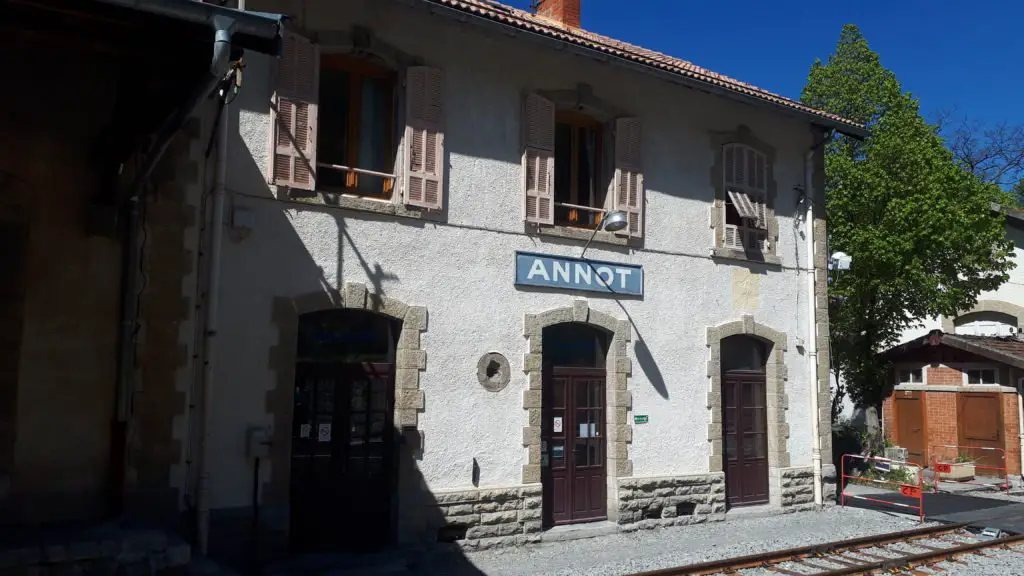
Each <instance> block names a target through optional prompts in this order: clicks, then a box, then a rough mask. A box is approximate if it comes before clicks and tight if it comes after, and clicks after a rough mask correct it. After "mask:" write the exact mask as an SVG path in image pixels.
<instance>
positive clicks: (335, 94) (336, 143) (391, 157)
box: [316, 54, 395, 199]
mask: <svg viewBox="0 0 1024 576" xmlns="http://www.w3.org/2000/svg"><path fill="white" fill-rule="evenodd" d="M394 90H395V74H394V72H393V71H391V70H388V69H387V68H384V67H383V66H380V65H378V64H376V63H374V62H372V61H370V60H365V59H356V58H353V57H350V56H346V55H342V54H324V55H322V56H321V57H320V94H319V98H320V102H321V103H322V105H321V106H320V118H319V126H318V128H319V129H318V131H317V132H318V133H317V139H316V144H317V167H318V168H319V185H318V186H319V188H320V189H322V190H325V191H337V192H346V193H350V194H356V195H359V196H371V197H375V198H381V199H390V198H391V193H392V191H393V190H394V185H395V176H394V172H395V144H394V140H395V138H394V132H395V129H394V121H395V92H394Z"/></svg>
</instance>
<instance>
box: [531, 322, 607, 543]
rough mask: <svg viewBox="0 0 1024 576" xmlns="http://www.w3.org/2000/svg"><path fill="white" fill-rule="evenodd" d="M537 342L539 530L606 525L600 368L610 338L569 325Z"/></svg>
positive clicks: (553, 329) (548, 329)
mask: <svg viewBox="0 0 1024 576" xmlns="http://www.w3.org/2000/svg"><path fill="white" fill-rule="evenodd" d="M542 338H543V342H544V349H543V353H542V363H543V371H544V374H543V379H544V382H543V395H542V400H541V404H542V410H541V413H542V423H541V484H542V486H543V494H544V498H543V523H544V526H545V527H550V526H554V525H558V524H571V523H575V522H588V521H595V520H604V519H607V518H608V502H607V489H608V485H607V479H608V469H607V442H606V436H607V433H606V431H605V423H606V421H607V420H606V417H605V406H606V404H607V401H606V396H605V394H606V392H605V388H606V372H607V371H606V368H605V366H606V358H607V355H608V345H609V342H610V335H609V334H608V333H607V332H605V331H604V330H601V329H599V328H596V327H594V326H592V325H589V324H583V323H577V322H569V323H564V324H555V325H553V326H548V327H546V328H544V330H543V333H542Z"/></svg>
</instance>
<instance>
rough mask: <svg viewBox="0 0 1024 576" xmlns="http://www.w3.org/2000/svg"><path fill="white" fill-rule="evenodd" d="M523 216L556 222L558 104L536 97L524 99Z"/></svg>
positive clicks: (528, 96) (547, 222) (542, 221)
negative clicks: (556, 110) (556, 129)
mask: <svg viewBox="0 0 1024 576" xmlns="http://www.w3.org/2000/svg"><path fill="white" fill-rule="evenodd" d="M522 129H523V214H524V217H525V218H526V221H527V222H533V223H536V224H554V223H555V206H554V203H555V193H554V192H555V191H554V188H555V105H554V104H553V103H552V102H551V101H550V100H548V99H546V98H544V97H542V96H538V95H537V94H526V96H525V97H524V98H523V126H522Z"/></svg>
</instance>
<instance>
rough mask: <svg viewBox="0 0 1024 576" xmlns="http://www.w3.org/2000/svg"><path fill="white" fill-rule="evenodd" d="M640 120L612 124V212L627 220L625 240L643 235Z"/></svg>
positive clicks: (629, 119) (620, 120)
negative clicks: (613, 144) (613, 162)
mask: <svg viewBox="0 0 1024 576" xmlns="http://www.w3.org/2000/svg"><path fill="white" fill-rule="evenodd" d="M642 142H643V141H642V138H641V130H640V120H638V119H636V118H619V119H617V120H616V121H615V209H616V210H620V211H622V212H625V213H626V214H627V215H628V216H629V227H627V228H626V230H625V231H624V233H625V234H628V235H629V236H636V237H640V236H642V235H643V230H644V226H643V212H644V210H643V208H644V175H643V170H642V162H641V151H640V148H641V145H642Z"/></svg>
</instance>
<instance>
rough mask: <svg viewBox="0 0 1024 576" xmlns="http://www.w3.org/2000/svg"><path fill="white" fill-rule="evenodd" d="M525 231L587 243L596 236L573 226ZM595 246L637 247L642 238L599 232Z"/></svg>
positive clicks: (545, 227) (527, 228)
mask: <svg viewBox="0 0 1024 576" xmlns="http://www.w3.org/2000/svg"><path fill="white" fill-rule="evenodd" d="M525 231H526V233H527V234H536V235H538V236H550V237H552V238H565V239H568V240H580V241H582V242H586V241H587V240H589V239H590V235H591V234H594V231H593V230H588V229H586V228H573V227H572V226H558V225H556V226H538V225H536V224H526V226H525ZM594 244H609V245H612V246H637V245H639V244H640V238H631V237H629V236H621V235H619V234H615V233H614V232H605V231H603V230H601V231H598V233H597V234H595V235H594Z"/></svg>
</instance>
